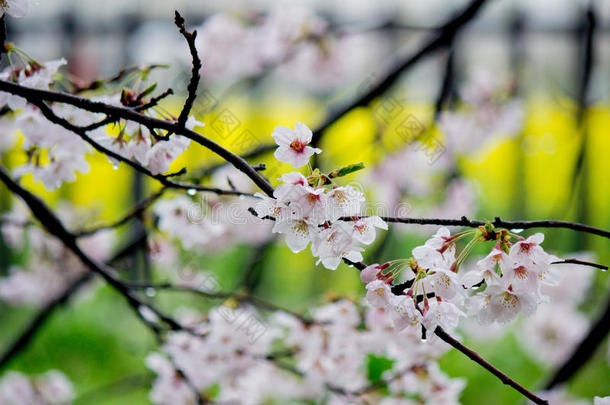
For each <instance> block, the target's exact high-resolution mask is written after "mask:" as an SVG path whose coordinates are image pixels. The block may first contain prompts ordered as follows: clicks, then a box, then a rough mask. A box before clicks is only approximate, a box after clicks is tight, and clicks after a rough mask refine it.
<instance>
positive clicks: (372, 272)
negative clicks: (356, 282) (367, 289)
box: [360, 263, 379, 284]
mask: <svg viewBox="0 0 610 405" xmlns="http://www.w3.org/2000/svg"><path fill="white" fill-rule="evenodd" d="M378 273H379V265H378V264H377V263H375V264H371V265H370V266H368V267H366V268H365V269H364V270H362V271H361V272H360V280H362V282H363V283H366V284H368V283H370V282H372V281H375V279H377V274H378Z"/></svg>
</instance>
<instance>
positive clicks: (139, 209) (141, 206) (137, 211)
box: [74, 188, 167, 238]
mask: <svg viewBox="0 0 610 405" xmlns="http://www.w3.org/2000/svg"><path fill="white" fill-rule="evenodd" d="M166 190H167V188H162V189H161V190H159V191H157V192H156V193H154V194H152V195H150V196H148V197H147V198H145V199H144V200H142V201H140V202H139V203H137V204H136V205H135V206H133V207H132V209H131V210H129V212H128V213H127V214H125V215H124V216H123V217H121V218H120V219H118V220H117V221H114V222H112V223H110V224H107V225H102V226H97V227H93V228H89V229H82V230H80V231H75V232H74V235H75V236H76V237H77V238H80V237H83V236H90V235H93V234H95V233H97V232H100V231H103V230H107V229H114V228H118V227H120V226H122V225H124V224H126V223H127V222H129V221H130V220H132V219H133V218H136V217H139V216H140V215H142V213H143V212H144V211H145V210H146V209H147V208H148V207H150V206H151V204H152V203H154V202H155V201H157V199H159V197H161V196H162V195H163V193H164V192H165V191H166Z"/></svg>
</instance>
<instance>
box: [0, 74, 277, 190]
mask: <svg viewBox="0 0 610 405" xmlns="http://www.w3.org/2000/svg"><path fill="white" fill-rule="evenodd" d="M0 91H5V92H8V93H11V94H14V95H17V96H20V97H23V98H25V99H26V100H28V101H29V102H30V103H32V104H35V105H38V106H39V107H40V105H41V103H42V101H43V100H46V101H51V102H58V103H66V104H70V105H73V106H75V107H78V108H80V109H82V110H86V111H90V112H94V113H101V114H106V115H107V116H108V117H113V119H117V118H122V119H126V120H130V121H133V122H137V123H139V124H142V125H144V126H146V127H148V128H155V129H162V130H166V131H168V132H170V133H175V134H178V135H182V136H185V137H187V138H189V139H191V140H193V141H195V142H196V143H198V144H200V145H201V146H203V147H205V148H207V149H209V150H211V151H212V152H214V153H216V154H217V155H219V156H220V157H222V158H223V159H224V160H226V161H227V162H229V163H231V164H232V165H233V166H235V167H236V168H237V169H238V170H240V171H242V172H243V173H244V174H246V175H247V176H248V177H250V179H251V180H252V181H253V182H254V183H255V184H256V185H257V186H258V187H260V189H261V190H262V191H263V192H265V194H267V195H269V196H272V195H273V187H272V186H271V184H269V182H268V181H267V180H266V179H265V178H264V177H263V176H261V175H260V174H259V173H258V172H257V171H256V170H255V169H254V168H253V167H252V166H250V164H248V162H246V160H245V159H244V158H242V157H241V156H238V155H236V154H234V153H233V152H231V151H229V150H227V149H225V148H224V147H222V146H221V145H219V144H217V143H216V142H214V141H212V140H211V139H209V138H206V137H204V136H203V135H201V134H198V133H197V132H195V131H192V130H190V129H187V128H184V127H182V126H180V125H178V124H177V122H175V121H168V120H163V119H159V118H155V117H150V116H148V115H144V114H141V113H139V112H137V111H134V110H133V109H130V108H126V107H119V106H113V105H109V104H104V103H100V102H97V101H92V100H89V99H86V98H83V97H78V96H74V95H72V94H67V93H61V92H56V91H51V90H38V89H33V88H29V87H24V86H21V85H19V84H15V83H12V82H9V81H5V80H0ZM47 108H48V107H47ZM47 118H48V119H49V117H48V116H47ZM64 121H65V120H64ZM68 124H70V123H68ZM70 125H72V124H70ZM62 126H64V125H62ZM72 126H73V125H72ZM73 127H74V126H73ZM75 128H77V129H79V130H81V131H82V130H83V129H82V128H79V127H75Z"/></svg>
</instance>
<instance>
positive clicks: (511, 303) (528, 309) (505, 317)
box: [473, 282, 537, 324]
mask: <svg viewBox="0 0 610 405" xmlns="http://www.w3.org/2000/svg"><path fill="white" fill-rule="evenodd" d="M473 302H475V303H476V304H475V305H478V307H479V311H478V320H479V322H480V323H482V324H489V323H492V322H494V321H498V322H509V321H511V320H513V319H515V317H516V316H517V315H518V314H519V313H522V314H523V315H526V316H527V315H531V314H533V313H534V312H535V311H536V306H537V296H536V294H535V293H533V292H530V291H527V292H516V291H514V290H513V289H512V287H511V286H510V285H507V284H506V283H505V282H499V283H495V284H491V285H488V286H487V288H486V289H485V291H484V292H482V293H479V294H478V295H477V296H475V297H474V300H473Z"/></svg>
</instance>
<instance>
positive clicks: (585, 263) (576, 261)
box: [551, 259, 608, 271]
mask: <svg viewBox="0 0 610 405" xmlns="http://www.w3.org/2000/svg"><path fill="white" fill-rule="evenodd" d="M551 264H580V265H582V266H590V267H595V268H598V269H601V270H604V271H605V270H608V266H606V265H605V264H599V263H593V262H588V261H585V260H579V259H565V260H561V261H558V262H552V263H551Z"/></svg>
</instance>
